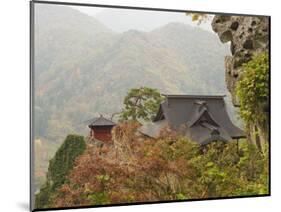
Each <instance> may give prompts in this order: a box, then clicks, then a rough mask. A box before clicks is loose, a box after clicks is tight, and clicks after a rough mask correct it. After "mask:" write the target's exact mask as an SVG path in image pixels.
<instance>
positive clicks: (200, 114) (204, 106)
mask: <svg viewBox="0 0 281 212" xmlns="http://www.w3.org/2000/svg"><path fill="white" fill-rule="evenodd" d="M165 96H166V101H164V102H163V103H162V104H161V105H160V107H159V111H158V113H157V115H156V117H155V119H154V121H153V124H156V125H158V122H161V123H162V122H163V121H164V120H165V122H166V123H167V124H168V125H169V126H170V127H171V128H172V129H174V130H177V129H180V128H182V127H185V129H186V130H185V132H186V136H187V137H188V138H189V139H191V140H194V141H197V142H198V143H200V144H205V143H208V142H211V141H212V140H215V139H219V140H224V141H229V140H231V139H236V138H244V137H245V133H244V132H243V131H242V130H241V129H239V128H238V127H236V126H235V125H234V124H233V123H232V121H231V120H230V118H229V116H228V113H227V111H226V107H225V102H224V96H223V95H216V96H204V95H165ZM149 128H150V129H154V130H153V131H151V130H147V128H146V127H142V128H141V132H142V133H143V134H147V135H149V136H151V137H156V135H157V134H158V132H157V131H158V130H159V127H152V126H150V127H149ZM146 131H147V133H146ZM152 132H153V133H152ZM153 135H154V136H153Z"/></svg>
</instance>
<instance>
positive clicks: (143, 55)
mask: <svg viewBox="0 0 281 212" xmlns="http://www.w3.org/2000/svg"><path fill="white" fill-rule="evenodd" d="M183 15H185V14H183ZM35 35H36V36H35V124H34V126H35V154H36V155H35V165H36V168H35V171H36V174H35V175H36V187H37V188H39V187H40V185H42V184H43V183H44V182H45V176H46V171H47V168H48V161H49V160H50V159H51V158H52V157H53V156H54V153H55V151H56V150H57V149H58V147H59V146H60V144H61V143H62V141H63V140H64V139H65V137H66V136H67V135H68V134H70V133H79V134H83V135H87V133H88V129H87V126H86V124H85V122H84V121H85V120H88V119H91V118H93V117H95V116H97V115H99V114H100V113H102V114H105V115H108V116H110V115H111V114H112V113H115V112H119V111H120V110H121V107H122V102H123V98H124V96H125V95H126V93H127V91H128V90H129V89H131V88H134V87H139V86H148V87H153V88H158V89H159V90H160V92H161V93H173V94H187V93H188V94H227V93H228V92H227V89H226V86H225V82H224V81H225V80H224V63H223V61H224V57H225V55H227V54H229V46H228V45H224V44H221V43H220V41H219V39H218V37H217V36H216V35H215V34H214V33H211V32H209V31H206V30H202V29H200V28H199V27H191V26H189V25H186V24H183V23H169V24H166V25H164V26H162V27H159V28H157V29H154V30H151V31H149V32H142V31H136V30H129V31H126V32H123V33H117V32H114V31H112V30H111V29H109V28H107V27H105V26H104V25H103V24H102V23H101V22H100V21H98V20H97V19H95V18H94V17H90V16H88V15H85V14H83V13H81V12H79V11H77V10H75V9H72V8H69V7H62V6H48V5H40V4H38V5H36V10H35ZM229 109H230V114H231V115H232V117H233V118H235V117H234V115H233V114H234V112H233V108H232V107H231V103H230V104H229Z"/></svg>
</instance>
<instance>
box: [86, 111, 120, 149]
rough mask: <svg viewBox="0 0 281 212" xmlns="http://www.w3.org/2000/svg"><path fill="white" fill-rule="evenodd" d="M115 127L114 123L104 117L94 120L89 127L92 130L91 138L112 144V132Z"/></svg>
mask: <svg viewBox="0 0 281 212" xmlns="http://www.w3.org/2000/svg"><path fill="white" fill-rule="evenodd" d="M115 125H116V124H115V123H114V122H113V121H111V120H109V119H106V118H104V117H103V116H102V115H100V117H98V118H94V119H92V120H91V122H90V124H89V125H88V127H89V128H90V129H91V131H90V138H91V139H96V140H98V141H102V142H104V143H107V144H111V143H112V136H111V130H112V128H113V127H114V126H115Z"/></svg>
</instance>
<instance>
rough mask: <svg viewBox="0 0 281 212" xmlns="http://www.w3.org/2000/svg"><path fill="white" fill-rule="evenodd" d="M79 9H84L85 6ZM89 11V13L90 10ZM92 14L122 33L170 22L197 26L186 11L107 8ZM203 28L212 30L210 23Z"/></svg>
mask: <svg viewBox="0 0 281 212" xmlns="http://www.w3.org/2000/svg"><path fill="white" fill-rule="evenodd" d="M79 9H80V10H81V11H83V9H84V8H79ZM87 12H88V13H89V11H87ZM89 14H91V13H89ZM91 15H92V16H94V17H95V18H96V19H97V20H99V21H100V22H102V23H103V24H105V26H107V27H109V28H110V29H113V30H114V31H116V32H120V33H121V32H124V31H127V30H129V29H137V30H140V31H151V30H154V29H155V28H157V27H161V26H164V25H166V24H167V23H170V22H179V23H184V24H188V25H192V26H196V23H194V22H192V20H191V17H190V16H187V15H186V13H184V12H163V11H162V12H160V11H157V12H156V11H149V10H132V9H114V8H110V9H109V8H107V9H103V10H102V11H100V12H98V13H97V14H94V15H93V14H91ZM201 28H204V29H205V30H208V31H210V32H211V31H212V29H211V24H210V23H202V24H201Z"/></svg>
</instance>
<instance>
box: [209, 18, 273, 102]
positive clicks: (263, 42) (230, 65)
mask: <svg viewBox="0 0 281 212" xmlns="http://www.w3.org/2000/svg"><path fill="white" fill-rule="evenodd" d="M212 28H213V30H214V31H215V32H216V33H217V34H218V36H219V38H220V40H221V42H223V43H226V42H230V44H231V45H230V49H231V54H232V56H226V57H225V71H226V73H225V77H226V84H227V88H228V90H229V91H230V93H231V95H232V102H233V104H234V105H235V106H239V102H238V99H237V97H236V95H235V88H236V83H237V82H238V80H239V77H241V69H242V64H243V63H245V62H248V61H249V60H250V59H251V58H252V56H253V54H255V53H257V52H262V51H266V50H268V48H269V18H268V17H262V16H260V17H257V16H221V15H217V16H215V17H214V19H213V21H212Z"/></svg>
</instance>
